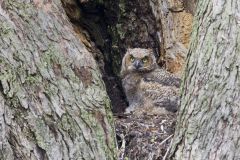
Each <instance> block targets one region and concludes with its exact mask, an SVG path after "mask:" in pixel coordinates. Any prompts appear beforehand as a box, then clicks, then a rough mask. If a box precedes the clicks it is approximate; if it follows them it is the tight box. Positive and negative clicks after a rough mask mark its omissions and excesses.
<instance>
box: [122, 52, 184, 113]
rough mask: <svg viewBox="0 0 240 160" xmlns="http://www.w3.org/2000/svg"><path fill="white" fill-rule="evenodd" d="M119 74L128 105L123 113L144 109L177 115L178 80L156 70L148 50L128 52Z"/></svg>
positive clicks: (164, 71) (154, 62) (156, 67)
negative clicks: (175, 113)
mask: <svg viewBox="0 0 240 160" xmlns="http://www.w3.org/2000/svg"><path fill="white" fill-rule="evenodd" d="M120 74H121V77H122V86H123V89H124V92H125V94H126V97H127V100H128V103H129V107H128V108H127V109H126V111H125V112H126V113H129V112H134V111H135V110H141V109H143V108H144V109H148V110H151V111H152V112H155V110H157V111H159V112H163V113H165V112H176V111H177V109H178V106H179V87H180V81H181V80H180V78H178V77H176V76H175V75H173V74H171V73H169V72H167V71H166V70H164V69H161V68H159V66H158V64H157V62H156V58H155V56H154V54H153V51H152V50H151V49H142V48H133V49H128V50H127V52H126V54H125V56H124V57H123V60H122V67H121V73H120Z"/></svg>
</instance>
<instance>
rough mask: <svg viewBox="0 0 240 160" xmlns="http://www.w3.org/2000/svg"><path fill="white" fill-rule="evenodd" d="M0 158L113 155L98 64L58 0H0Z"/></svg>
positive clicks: (107, 106) (107, 107) (111, 131)
mask: <svg viewBox="0 0 240 160" xmlns="http://www.w3.org/2000/svg"><path fill="white" fill-rule="evenodd" d="M0 24H1V25H0V44H1V45H0V159H3V160H11V159H12V160H13V159H24V160H25V159H39V160H43V159H51V160H54V159H56V160H59V159H87V160H88V159H94V160H95V159H99V160H103V159H115V156H116V154H115V147H116V146H115V138H114V137H115V133H114V126H113V119H112V115H111V111H110V101H109V98H108V96H107V93H106V89H105V86H104V83H103V81H102V78H101V74H100V72H99V69H98V66H97V64H96V62H95V60H94V59H93V56H92V55H91V53H90V52H88V51H87V49H86V47H85V46H84V44H83V43H82V42H81V41H79V39H78V38H77V36H76V34H75V33H74V31H73V27H72V26H71V24H70V23H69V20H68V18H67V16H66V15H65V12H64V10H63V8H62V4H61V2H60V1H59V0H53V1H41V0H33V1H28V0H22V1H21V2H19V1H12V0H4V1H3V0H0Z"/></svg>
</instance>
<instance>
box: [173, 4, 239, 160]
mask: <svg viewBox="0 0 240 160" xmlns="http://www.w3.org/2000/svg"><path fill="white" fill-rule="evenodd" d="M239 11H240V1H239V0H213V1H207V0H202V1H199V2H198V5H197V12H196V14H195V15H196V16H195V20H194V25H193V26H194V27H193V32H192V42H191V46H190V50H189V53H188V58H187V62H186V70H185V76H184V77H185V78H184V81H183V84H182V94H181V96H182V101H181V108H180V111H179V116H178V120H177V123H178V124H177V127H176V132H175V137H174V139H173V147H172V149H171V157H172V158H173V159H177V160H179V159H191V160H192V159H194V160H206V159H211V160H220V159H224V160H225V159H226V160H227V159H229V160H230V159H231V160H237V159H240V139H239V135H240V68H239V66H240V16H239V15H240V12H239Z"/></svg>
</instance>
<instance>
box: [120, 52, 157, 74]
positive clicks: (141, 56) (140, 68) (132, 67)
mask: <svg viewBox="0 0 240 160" xmlns="http://www.w3.org/2000/svg"><path fill="white" fill-rule="evenodd" d="M156 67H157V63H156V58H155V56H154V54H153V51H152V49H143V48H129V49H128V50H127V52H126V54H125V56H124V57H123V60H122V68H121V76H122V77H123V76H125V75H126V74H128V73H136V72H139V73H144V72H149V71H152V70H153V69H155V68H156Z"/></svg>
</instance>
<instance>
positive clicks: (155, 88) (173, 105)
mask: <svg viewBox="0 0 240 160" xmlns="http://www.w3.org/2000/svg"><path fill="white" fill-rule="evenodd" d="M153 73H154V74H149V75H147V76H146V77H144V78H143V79H142V81H141V85H140V86H141V90H142V94H143V97H145V98H146V100H147V101H148V100H150V101H151V102H152V105H153V106H155V107H164V108H166V110H168V111H172V112H176V111H177V109H178V106H179V102H180V98H179V86H180V79H179V78H177V77H175V76H173V75H172V74H170V73H168V72H164V70H159V71H156V72H153ZM156 73H157V74H156Z"/></svg>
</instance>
